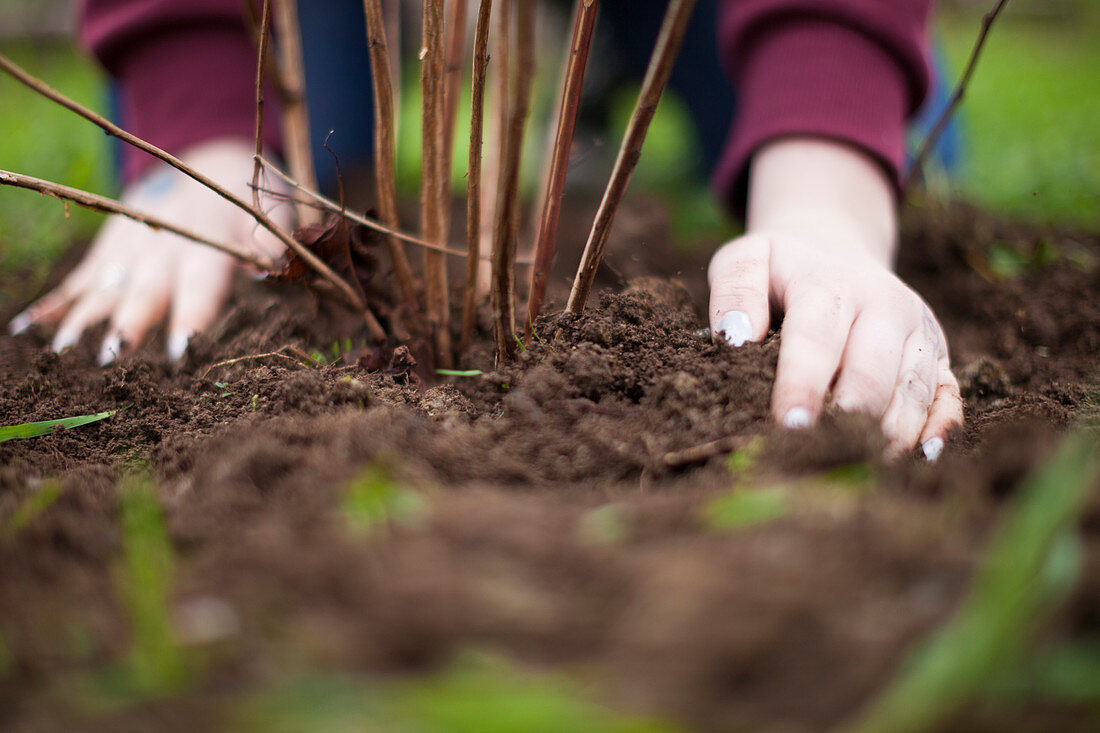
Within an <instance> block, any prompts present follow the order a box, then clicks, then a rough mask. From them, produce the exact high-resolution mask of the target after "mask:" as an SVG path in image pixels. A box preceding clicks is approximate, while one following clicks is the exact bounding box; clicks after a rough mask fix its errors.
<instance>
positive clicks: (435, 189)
mask: <svg viewBox="0 0 1100 733" xmlns="http://www.w3.org/2000/svg"><path fill="white" fill-rule="evenodd" d="M422 33H423V47H422V48H421V50H420V53H421V55H422V57H423V59H422V62H421V67H420V87H421V93H422V98H423V100H424V101H423V116H424V121H423V127H422V137H421V139H422V149H421V178H422V181H421V186H420V217H421V222H420V224H421V234H422V235H423V237H424V239H427V240H428V241H430V242H437V243H440V244H442V243H443V242H444V241H445V239H446V232H445V231H444V226H445V225H446V221H447V216H446V209H447V205H448V201H447V199H446V196H445V191H446V182H445V168H444V165H443V150H444V145H443V0H424V13H423V30H422ZM446 264H447V263H446V261H445V260H444V259H443V256H442V255H441V254H439V253H438V252H433V251H431V250H428V251H426V252H425V253H424V282H425V295H426V300H427V311H428V322H429V324H430V325H431V328H432V336H433V341H434V344H435V351H436V366H439V367H449V366H451V364H452V356H451V336H450V302H449V301H450V298H449V297H448V291H447V266H446Z"/></svg>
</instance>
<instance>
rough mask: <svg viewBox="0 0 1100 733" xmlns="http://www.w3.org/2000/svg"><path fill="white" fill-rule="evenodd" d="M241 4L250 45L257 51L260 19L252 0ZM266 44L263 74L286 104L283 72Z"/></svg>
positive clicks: (243, 1) (280, 99)
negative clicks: (250, 40)
mask: <svg viewBox="0 0 1100 733" xmlns="http://www.w3.org/2000/svg"><path fill="white" fill-rule="evenodd" d="M241 6H242V7H243V8H244V16H245V20H246V22H247V25H248V34H249V36H250V37H251V38H252V46H253V47H254V48H255V49H256V51H257V52H259V50H260V19H259V18H258V17H257V16H256V8H255V7H254V5H253V2H252V0H241ZM269 40H270V39H269ZM267 46H268V47H267V52H266V53H265V54H264V55H263V57H262V58H263V63H264V76H266V77H267V78H268V79H270V81H271V85H272V86H273V87H274V88H275V93H276V94H277V95H278V96H279V102H280V103H281V104H286V100H287V98H288V96H289V95H288V93H287V89H286V83H285V82H284V81H283V74H282V71H281V70H280V69H279V65H278V64H277V63H276V62H275V57H274V56H272V54H271V44H270V43H268V44H267Z"/></svg>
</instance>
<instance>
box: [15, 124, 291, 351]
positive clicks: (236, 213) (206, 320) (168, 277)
mask: <svg viewBox="0 0 1100 733" xmlns="http://www.w3.org/2000/svg"><path fill="white" fill-rule="evenodd" d="M252 154H253V148H252V144H251V143H249V142H247V141H244V140H219V141H211V142H207V143H203V144H201V145H198V146H196V147H194V148H192V149H191V150H189V151H187V152H186V153H185V154H184V155H183V156H181V158H182V159H183V160H184V162H186V163H187V164H188V165H190V166H192V167H193V168H195V169H196V170H199V171H201V172H202V173H204V174H205V175H207V176H209V177H210V178H212V179H214V180H215V181H218V182H219V183H220V184H221V185H223V186H225V187H226V188H227V189H229V190H230V191H232V192H233V193H235V194H236V195H238V196H240V197H241V198H243V199H245V200H246V201H251V200H252V192H251V190H250V188H249V185H250V182H251V179H252ZM122 200H123V201H124V202H125V203H127V204H128V205H130V206H132V207H134V208H136V209H138V210H140V211H143V212H146V213H149V214H155V215H156V216H158V217H161V218H163V219H167V220H169V221H173V222H179V223H180V224H181V225H186V226H187V228H189V229H191V230H192V231H194V232H196V233H199V234H203V235H205V236H207V237H209V238H211V239H213V240H215V241H221V242H225V243H226V244H230V245H235V246H237V247H239V248H240V249H242V250H247V251H252V252H255V253H258V254H262V255H265V256H267V257H277V256H278V255H279V254H280V253H281V252H282V251H283V245H282V244H281V243H280V242H279V241H278V239H276V238H275V237H274V236H273V235H271V234H270V233H269V232H267V231H266V230H264V229H262V228H260V227H258V226H257V224H256V222H255V220H254V219H253V218H252V217H251V216H250V215H248V214H247V213H245V212H243V211H241V210H240V209H238V208H237V207H235V206H233V205H232V204H230V203H229V202H228V201H225V200H224V199H222V198H221V197H219V196H218V195H217V194H215V193H213V192H211V191H209V190H208V189H206V188H205V187H203V186H202V185H201V184H199V183H196V182H195V181H193V180H191V179H190V178H187V177H186V176H184V175H183V174H182V173H179V172H178V171H176V170H174V169H172V168H170V167H169V166H167V165H166V164H163V163H158V164H157V166H156V167H155V168H154V169H152V170H150V171H149V172H148V173H147V174H146V175H145V176H143V177H142V178H141V179H139V180H138V181H136V182H135V183H133V184H132V185H131V186H129V187H128V188H127V189H126V191H125V192H124V194H123V197H122ZM271 216H272V218H273V219H274V220H275V221H276V223H278V224H279V226H281V227H289V225H290V223H291V218H292V212H291V208H290V207H289V206H281V207H278V208H277V209H275V210H274V211H272V212H271ZM238 265H239V261H238V260H236V259H235V258H233V257H231V256H230V255H227V254H224V253H222V252H219V251H217V250H214V249H211V248H210V247H206V246H204V245H201V244H195V243H193V242H190V241H188V240H186V239H183V238H182V237H179V236H177V235H174V234H169V233H167V232H163V231H155V230H153V229H150V228H149V227H147V226H145V225H144V224H139V223H137V222H134V221H131V220H129V219H126V218H123V217H121V216H112V217H111V218H109V219H108V220H107V222H106V223H105V224H104V225H103V227H102V228H101V229H100V230H99V233H98V234H97V235H96V237H95V239H94V240H93V242H92V245H91V248H90V249H89V251H88V253H87V254H86V255H85V256H84V259H83V260H82V261H81V262H80V264H79V265H77V267H76V269H74V270H73V271H72V272H71V273H70V274H69V275H68V277H66V278H65V280H64V281H63V282H62V283H61V284H60V285H59V286H58V287H57V288H55V289H54V290H53V291H51V292H50V293H48V294H47V295H45V296H43V297H42V298H41V299H40V300H38V301H37V302H36V303H34V304H33V305H31V306H30V307H29V308H28V309H27V310H25V311H24V312H23V313H21V314H19V315H18V316H16V317H15V318H14V319H12V322H11V324H10V330H11V331H12V333H13V334H17V333H20V332H22V331H25V330H26V329H27V328H29V327H30V326H31V325H34V324H39V325H43V326H53V325H55V324H57V326H58V327H57V332H56V334H55V335H54V338H53V342H52V344H51V347H52V348H53V350H54V351H57V352H61V351H64V350H65V349H66V348H68V347H70V346H72V345H73V344H75V343H76V342H77V341H79V340H80V338H81V336H82V335H83V334H84V332H85V331H86V330H87V329H89V328H91V327H92V326H94V325H95V324H97V323H99V322H101V321H104V320H108V321H109V322H110V325H109V326H108V329H107V334H106V336H105V337H104V339H103V343H102V345H101V346H100V349H99V357H98V360H99V363H100V364H101V365H105V364H108V363H110V362H112V361H114V360H115V358H117V357H118V356H119V355H120V354H121V353H123V351H124V350H126V349H128V348H131V347H133V346H135V345H137V344H138V343H140V342H141V340H142V339H143V338H144V337H145V335H146V334H147V333H148V331H149V330H150V329H151V328H152V327H153V326H155V325H156V324H157V323H159V322H160V321H161V320H163V319H164V318H165V316H168V324H169V325H168V338H167V353H168V356H169V358H170V359H171V360H173V361H178V360H179V359H180V358H181V357H182V356H183V354H184V352H185V351H186V350H187V344H188V341H189V340H190V339H191V337H192V336H193V335H194V334H195V333H197V332H199V331H202V330H203V329H205V328H206V327H207V326H209V325H210V323H211V322H212V321H213V320H214V318H215V317H216V316H217V314H218V312H219V311H220V310H221V308H222V307H223V306H224V304H225V300H226V298H227V296H228V293H229V287H230V284H231V282H232V278H233V273H234V272H235V271H236V269H237V267H238Z"/></svg>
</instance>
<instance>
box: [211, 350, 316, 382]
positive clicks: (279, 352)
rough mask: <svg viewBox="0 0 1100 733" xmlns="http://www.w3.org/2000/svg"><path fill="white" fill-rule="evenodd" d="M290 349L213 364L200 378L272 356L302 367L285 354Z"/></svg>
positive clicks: (249, 355)
mask: <svg viewBox="0 0 1100 733" xmlns="http://www.w3.org/2000/svg"><path fill="white" fill-rule="evenodd" d="M289 348H290V347H289V346H284V347H282V348H281V349H278V350H277V351H269V352H267V353H266V354H248V355H247V356H238V357H236V358H234V359H226V360H225V361H219V362H218V363H217V364H211V365H210V366H208V367H207V368H206V371H204V372H203V373H202V376H200V377H199V379H206V377H207V375H208V374H210V372H212V371H214V370H215V369H218V368H219V367H224V366H233V365H234V364H240V363H241V362H242V361H252V360H254V359H267V358H269V357H272V356H276V357H278V358H280V359H286V360H287V361H292V362H294V363H295V364H299V365H300V364H301V362H299V361H298V359H295V358H294V357H292V356H287V355H286V354H284V353H283V352H284V351H286V350H287V349H289Z"/></svg>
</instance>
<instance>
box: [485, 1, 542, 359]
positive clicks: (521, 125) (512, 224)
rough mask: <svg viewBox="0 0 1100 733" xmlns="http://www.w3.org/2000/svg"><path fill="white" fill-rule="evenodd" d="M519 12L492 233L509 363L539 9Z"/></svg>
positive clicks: (499, 320) (498, 310) (497, 317)
mask: <svg viewBox="0 0 1100 733" xmlns="http://www.w3.org/2000/svg"><path fill="white" fill-rule="evenodd" d="M516 9H517V13H516V34H515V44H514V48H515V51H516V54H515V56H516V69H515V75H514V78H513V88H512V98H511V100H510V103H509V115H508V126H507V127H506V128H505V130H504V151H503V154H502V155H501V164H502V168H501V174H500V182H499V185H498V188H497V210H496V215H497V219H496V222H495V226H494V232H493V268H492V290H491V293H492V304H493V340H494V342H495V344H496V358H497V362H498V363H500V362H504V361H507V360H508V359H510V358H511V357H512V355H513V353H514V352H515V348H516V314H515V309H516V308H515V285H516V239H517V235H518V231H519V188H520V162H521V159H522V157H523V133H524V129H525V126H526V123H527V115H528V113H529V111H530V107H531V83H532V79H533V77H534V72H535V10H534V4H533V2H532V0H519V2H518V3H517V7H516Z"/></svg>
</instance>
